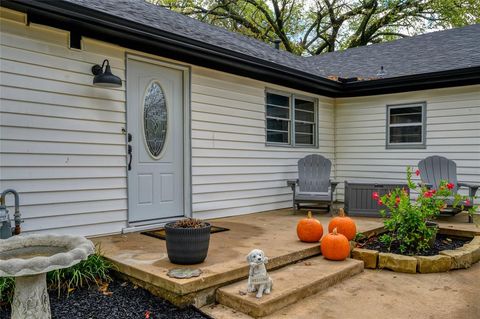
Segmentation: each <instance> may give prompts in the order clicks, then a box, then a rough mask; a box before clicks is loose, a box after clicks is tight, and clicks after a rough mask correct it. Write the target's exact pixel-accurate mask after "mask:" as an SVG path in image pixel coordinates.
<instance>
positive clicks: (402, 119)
mask: <svg viewBox="0 0 480 319" xmlns="http://www.w3.org/2000/svg"><path fill="white" fill-rule="evenodd" d="M421 122H422V107H421V106H414V107H402V108H392V109H390V124H401V123H421Z"/></svg>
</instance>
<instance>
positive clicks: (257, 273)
mask: <svg viewBox="0 0 480 319" xmlns="http://www.w3.org/2000/svg"><path fill="white" fill-rule="evenodd" d="M247 261H248V263H249V264H250V271H249V274H248V286H247V291H248V292H255V291H256V292H257V298H262V296H263V294H264V293H265V294H266V295H268V294H269V293H270V291H271V290H272V284H273V282H272V278H270V276H268V274H267V268H265V264H266V263H268V258H267V257H265V253H264V252H263V251H261V250H260V249H254V250H252V251H251V252H250V253H249V254H248V255H247Z"/></svg>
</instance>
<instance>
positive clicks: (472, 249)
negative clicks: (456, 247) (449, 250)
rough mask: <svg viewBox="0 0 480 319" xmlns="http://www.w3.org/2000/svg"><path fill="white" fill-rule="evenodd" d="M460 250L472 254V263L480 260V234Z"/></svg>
mask: <svg viewBox="0 0 480 319" xmlns="http://www.w3.org/2000/svg"><path fill="white" fill-rule="evenodd" d="M460 250H463V251H466V252H469V253H470V254H472V264H474V263H476V262H478V261H479V260H480V236H476V237H475V238H474V239H473V240H472V241H471V242H470V243H468V244H465V245H463V247H462V248H460Z"/></svg>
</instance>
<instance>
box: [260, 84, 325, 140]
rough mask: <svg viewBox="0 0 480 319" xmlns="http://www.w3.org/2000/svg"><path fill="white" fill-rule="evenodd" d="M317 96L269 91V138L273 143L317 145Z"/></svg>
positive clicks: (267, 128) (267, 118) (267, 107)
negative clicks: (313, 97)
mask: <svg viewBox="0 0 480 319" xmlns="http://www.w3.org/2000/svg"><path fill="white" fill-rule="evenodd" d="M316 118H317V111H316V101H315V99H312V98H308V97H303V96H296V95H295V94H288V93H283V92H277V91H275V92H272V91H267V92H266V142H267V144H269V145H289V146H297V147H315V146H316V142H317V141H316V138H315V135H316V131H317V127H316V126H317V120H316Z"/></svg>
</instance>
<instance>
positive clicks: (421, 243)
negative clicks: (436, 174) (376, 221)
mask: <svg viewBox="0 0 480 319" xmlns="http://www.w3.org/2000/svg"><path fill="white" fill-rule="evenodd" d="M415 173H416V174H417V175H419V174H420V171H419V170H417V171H416V172H415ZM407 183H408V188H409V189H410V192H412V191H413V192H416V193H418V197H417V199H416V200H415V201H413V200H411V199H410V194H409V192H407V190H406V189H400V188H397V189H395V190H393V191H392V192H390V193H388V194H386V195H384V196H380V195H379V194H378V193H376V192H374V193H373V198H374V199H375V200H378V204H379V205H385V206H386V207H387V208H388V210H389V211H390V216H389V217H386V211H385V210H381V211H380V213H381V214H382V215H383V216H384V217H386V219H385V221H384V226H385V229H386V230H387V231H388V233H387V234H384V235H382V236H381V237H380V240H381V241H382V242H383V243H384V244H385V245H386V246H388V247H390V246H391V245H392V244H394V243H395V244H398V247H399V250H400V252H401V253H402V254H403V253H404V254H409V255H413V254H418V253H422V252H424V251H426V250H428V248H429V247H430V245H429V242H430V240H431V239H432V238H433V236H434V235H435V233H436V231H437V230H436V228H434V227H429V226H428V225H427V222H428V221H431V220H433V219H435V218H436V217H437V216H438V214H439V213H440V210H441V209H442V208H444V207H446V205H447V204H446V200H447V199H448V198H453V206H454V207H455V206H457V205H460V204H461V203H462V202H464V201H465V202H468V201H470V199H469V198H468V197H467V196H462V195H460V194H458V193H457V194H453V192H452V189H453V188H454V187H455V185H454V184H452V183H450V182H448V181H441V182H440V185H439V187H438V189H437V190H434V189H430V188H428V187H427V186H425V185H420V186H417V185H416V184H415V183H414V182H413V181H412V170H411V168H410V167H407ZM460 206H461V205H460ZM461 208H462V209H463V208H464V207H461ZM475 210H476V207H475V206H474V207H472V208H471V209H469V211H468V212H469V214H472V213H473V212H474V211H475Z"/></svg>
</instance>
